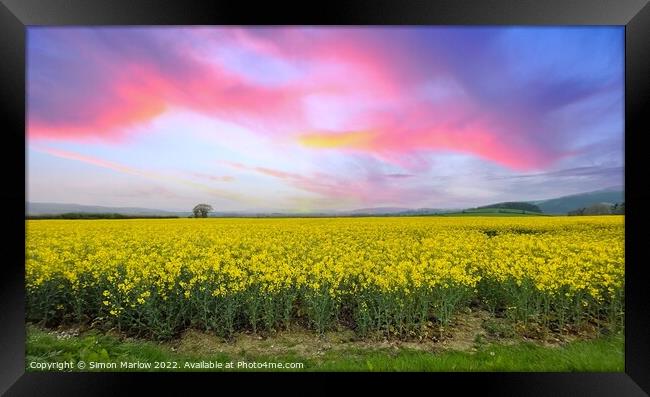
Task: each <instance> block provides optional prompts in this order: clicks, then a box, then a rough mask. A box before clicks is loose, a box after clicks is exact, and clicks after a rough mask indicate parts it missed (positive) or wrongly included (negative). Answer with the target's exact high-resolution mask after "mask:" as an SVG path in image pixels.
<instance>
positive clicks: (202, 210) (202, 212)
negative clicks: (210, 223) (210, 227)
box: [192, 204, 213, 218]
mask: <svg viewBox="0 0 650 397" xmlns="http://www.w3.org/2000/svg"><path fill="white" fill-rule="evenodd" d="M211 211H213V209H212V206H211V205H210V204H197V205H196V206H195V207H194V209H193V210H192V212H193V213H194V217H195V218H207V217H208V212H211Z"/></svg>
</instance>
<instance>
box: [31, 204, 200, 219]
mask: <svg viewBox="0 0 650 397" xmlns="http://www.w3.org/2000/svg"><path fill="white" fill-rule="evenodd" d="M25 210H26V213H27V215H60V214H66V213H87V214H123V215H148V216H152V215H160V216H173V215H181V216H182V215H184V214H185V213H182V212H172V211H164V210H158V209H152V208H139V207H103V206H99V205H81V204H64V203H29V202H28V203H26V208H25ZM187 214H189V212H187Z"/></svg>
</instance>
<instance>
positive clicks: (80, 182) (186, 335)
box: [24, 25, 626, 373]
mask: <svg viewBox="0 0 650 397" xmlns="http://www.w3.org/2000/svg"><path fill="white" fill-rule="evenodd" d="M25 34H26V36H25V45H26V48H25V55H26V60H25V62H26V63H25V68H26V69H25V85H26V86H25V110H26V117H25V252H24V253H25V263H24V265H25V274H24V277H25V328H26V340H25V364H24V370H25V371H26V372H78V371H81V372H140V371H150V372H151V371H153V372H181V371H187V372H198V371H208V372H239V371H255V372H259V371H263V372H316V371H328V372H370V371H373V372H374V371H380V372H385V371H418V372H421V371H425V372H486V371H489V372H590V373H593V372H618V373H623V372H624V371H625V368H626V367H625V354H624V352H625V349H624V347H625V337H624V333H625V324H626V323H625V317H626V311H625V145H624V143H625V126H626V124H625V121H626V120H625V115H626V113H625V112H626V102H625V72H626V69H625V67H626V64H625V58H626V57H625V55H626V54H625V50H626V46H625V44H626V42H625V40H626V36H625V34H626V31H625V26H614V25H609V26H608V25H602V26H559V25H558V26H515V25H511V26H508V25H502V26H487V25H485V26H479V25H472V26H469V25H468V26H462V25H449V26H442V25H421V26H361V25H360V26H310V25H301V26H284V25H282V26H281V25H278V26H240V25H228V26H225V25H224V26H190V25H188V26H153V25H152V26H28V27H26V33H25Z"/></svg>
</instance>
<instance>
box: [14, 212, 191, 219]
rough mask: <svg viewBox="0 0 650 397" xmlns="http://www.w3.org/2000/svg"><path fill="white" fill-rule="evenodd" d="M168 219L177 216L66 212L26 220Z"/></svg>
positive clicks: (28, 216) (32, 216) (29, 216)
mask: <svg viewBox="0 0 650 397" xmlns="http://www.w3.org/2000/svg"><path fill="white" fill-rule="evenodd" d="M159 218H160V219H167V218H179V216H177V215H125V214H119V213H101V212H98V213H90V212H66V213H64V214H41V215H27V216H26V219H159Z"/></svg>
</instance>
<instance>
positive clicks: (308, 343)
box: [171, 309, 490, 358]
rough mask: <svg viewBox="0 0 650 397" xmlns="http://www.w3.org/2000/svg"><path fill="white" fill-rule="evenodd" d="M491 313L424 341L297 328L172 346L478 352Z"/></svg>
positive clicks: (193, 349)
mask: <svg viewBox="0 0 650 397" xmlns="http://www.w3.org/2000/svg"><path fill="white" fill-rule="evenodd" d="M489 316H490V314H489V313H488V312H486V311H484V310H471V309H468V310H467V311H466V312H464V313H460V314H457V315H456V316H455V317H454V318H453V319H452V322H451V323H450V325H449V326H448V327H446V328H437V331H438V332H434V333H435V334H437V336H434V337H432V338H428V339H422V340H400V339H389V338H383V337H379V336H374V337H373V336H371V337H367V338H364V339H360V338H358V337H357V335H356V334H355V333H354V332H353V331H352V330H342V331H332V332H327V333H325V334H324V335H322V336H319V335H318V334H316V333H315V332H313V331H311V330H306V329H299V328H294V329H291V330H289V331H281V332H277V333H274V334H271V335H265V336H262V335H255V334H246V333H240V334H237V335H235V337H234V338H233V339H232V340H225V339H224V338H221V337H218V336H216V335H213V334H210V333H206V332H203V331H198V330H187V331H185V332H184V333H183V334H182V335H181V337H180V338H179V339H178V340H177V341H174V342H172V343H171V346H172V349H173V350H174V351H177V352H179V353H183V354H196V353H201V354H219V353H224V354H227V355H229V356H234V357H245V356H247V355H251V356H258V355H297V356H300V357H310V358H317V357H319V356H322V355H324V354H325V353H326V352H327V351H330V350H333V351H338V350H348V349H349V350H382V351H389V352H390V351H395V352H397V351H399V350H400V349H403V348H407V349H412V350H420V351H430V352H437V351H443V350H460V351H475V350H476V343H477V340H479V339H480V338H481V337H482V336H484V335H485V334H486V331H485V329H484V328H483V323H484V321H485V320H486V319H487V318H489Z"/></svg>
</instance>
